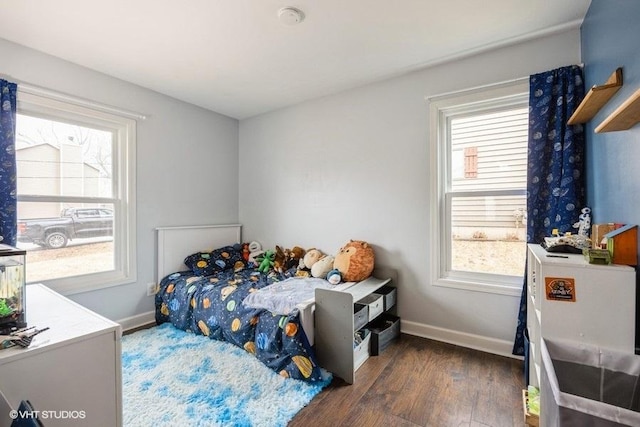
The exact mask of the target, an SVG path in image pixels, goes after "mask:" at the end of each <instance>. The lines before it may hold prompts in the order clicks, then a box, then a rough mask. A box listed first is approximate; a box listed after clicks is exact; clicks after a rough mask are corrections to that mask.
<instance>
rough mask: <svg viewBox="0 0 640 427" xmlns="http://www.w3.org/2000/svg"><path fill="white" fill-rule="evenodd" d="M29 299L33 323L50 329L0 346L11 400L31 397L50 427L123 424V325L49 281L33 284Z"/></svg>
mask: <svg viewBox="0 0 640 427" xmlns="http://www.w3.org/2000/svg"><path fill="white" fill-rule="evenodd" d="M26 298H27V311H26V314H27V323H28V326H35V327H37V328H38V329H42V328H45V327H48V328H49V330H47V331H45V332H42V333H41V334H39V335H36V336H35V337H34V339H33V342H32V343H31V346H29V347H28V348H26V349H20V348H17V347H12V348H8V349H5V350H0V391H1V392H2V393H3V394H4V396H5V397H6V400H7V401H8V403H9V404H10V405H11V407H12V408H14V409H17V408H18V405H19V403H20V401H21V400H23V399H24V400H29V401H30V402H31V403H32V405H33V407H34V409H35V410H37V411H39V412H40V414H39V417H40V420H41V421H42V422H43V424H44V425H45V426H46V427H55V426H65V427H71V426H105V427H110V426H118V427H119V426H121V425H122V402H121V399H122V383H121V351H120V339H121V336H122V329H121V327H120V325H119V324H117V323H115V322H112V321H110V320H108V319H106V318H104V317H102V316H100V315H98V314H96V313H94V312H92V311H90V310H88V309H86V308H84V307H82V306H81V305H79V304H76V303H75V302H73V301H71V300H69V299H67V298H65V297H63V296H61V295H60V294H57V293H56V292H54V291H52V290H50V289H49V288H47V287H45V286H43V285H39V284H34V285H27V294H26ZM43 411H46V413H44V412H43ZM1 415H2V417H4V418H6V414H1ZM0 425H2V423H0Z"/></svg>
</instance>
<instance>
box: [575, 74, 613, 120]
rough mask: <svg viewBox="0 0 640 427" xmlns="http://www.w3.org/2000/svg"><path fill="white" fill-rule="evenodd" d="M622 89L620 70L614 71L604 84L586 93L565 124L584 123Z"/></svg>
mask: <svg viewBox="0 0 640 427" xmlns="http://www.w3.org/2000/svg"><path fill="white" fill-rule="evenodd" d="M621 87H622V68H618V69H616V70H615V71H614V72H613V73H612V74H611V76H609V79H608V80H607V81H606V82H605V84H603V85H600V86H593V87H592V88H591V89H589V92H587V95H586V96H585V97H584V99H583V100H582V102H581V103H580V105H578V108H577V109H576V111H575V112H574V113H573V115H572V116H571V117H570V118H569V121H568V122H567V124H569V125H577V124H580V123H586V122H588V121H589V120H591V119H592V118H593V116H595V115H596V114H597V113H598V111H600V109H601V108H602V106H603V105H604V104H606V103H607V101H609V99H611V97H612V96H613V95H615V93H616V92H617V91H618V90H620V88H621Z"/></svg>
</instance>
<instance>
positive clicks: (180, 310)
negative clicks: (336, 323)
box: [155, 224, 351, 381]
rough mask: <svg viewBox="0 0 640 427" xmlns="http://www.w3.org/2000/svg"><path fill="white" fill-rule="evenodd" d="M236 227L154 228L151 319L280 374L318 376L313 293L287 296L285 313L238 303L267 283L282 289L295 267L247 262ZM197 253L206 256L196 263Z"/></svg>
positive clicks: (311, 378)
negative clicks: (231, 348)
mask: <svg viewBox="0 0 640 427" xmlns="http://www.w3.org/2000/svg"><path fill="white" fill-rule="evenodd" d="M241 229H242V228H241V226H240V225H238V224H232V225H218V226H198V227H163V228H159V229H157V239H158V240H157V248H158V252H157V256H158V271H157V282H158V283H159V289H158V292H157V294H156V299H155V306H156V307H155V308H156V322H157V323H158V324H161V323H166V322H171V323H172V324H173V325H174V326H175V327H176V328H179V329H182V330H187V331H191V332H193V333H196V334H202V335H205V336H208V337H209V338H212V339H219V340H224V341H228V342H231V343H233V344H235V345H237V346H239V347H241V348H244V349H245V350H246V351H247V352H249V353H251V354H254V355H255V356H256V357H257V358H258V359H259V360H260V361H261V362H263V363H264V364H265V365H267V366H268V367H270V368H271V369H273V370H274V371H276V372H278V373H280V374H281V375H282V376H284V377H290V378H296V379H300V380H304V381H319V380H322V379H324V378H326V373H325V372H324V371H323V370H322V369H320V367H319V366H318V363H317V359H316V357H315V354H314V351H313V347H312V345H313V339H314V324H313V317H314V316H313V310H314V298H313V296H312V295H313V292H312V293H311V296H310V297H309V298H307V299H305V300H303V301H295V302H294V303H293V306H292V307H290V308H294V310H292V311H291V312H289V313H286V312H280V313H277V312H276V313H274V312H272V311H270V310H268V309H266V308H260V307H250V306H247V305H245V304H243V301H244V300H245V298H248V297H250V294H253V295H251V297H253V296H255V295H257V294H258V293H259V292H264V291H261V290H262V289H264V288H266V287H267V286H269V285H277V286H271V287H270V288H269V289H274V288H280V287H281V288H284V287H285V286H286V285H287V284H288V283H292V282H295V280H298V279H295V278H294V275H295V270H296V269H295V268H292V269H289V270H285V271H283V272H282V273H276V272H275V271H273V270H270V272H269V273H263V272H260V271H258V270H257V269H256V268H254V267H247V265H246V262H243V254H242V245H240V243H241V234H242V233H241ZM202 254H206V256H207V259H206V261H207V262H201V261H202V258H201V257H202ZM209 257H210V258H209ZM185 261H186V264H187V265H185ZM200 263H201V264H202V265H200ZM205 264H206V266H205ZM199 265H200V267H199ZM287 279H290V280H289V281H287ZM295 283H297V282H295ZM350 285H351V284H350V283H343V284H340V285H338V286H339V287H348V286H350ZM334 288H335V287H334ZM265 291H266V290H265ZM254 293H255V294H254ZM298 298H299V297H298Z"/></svg>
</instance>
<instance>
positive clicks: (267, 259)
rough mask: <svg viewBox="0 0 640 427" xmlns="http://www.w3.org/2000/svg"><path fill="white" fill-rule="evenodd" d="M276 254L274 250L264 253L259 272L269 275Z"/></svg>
mask: <svg viewBox="0 0 640 427" xmlns="http://www.w3.org/2000/svg"><path fill="white" fill-rule="evenodd" d="M275 257H276V254H275V252H273V251H272V250H270V249H269V250H267V251H265V252H264V254H263V257H262V261H260V265H259V266H258V271H260V272H262V273H267V272H268V271H269V269H271V267H273V260H274V259H275Z"/></svg>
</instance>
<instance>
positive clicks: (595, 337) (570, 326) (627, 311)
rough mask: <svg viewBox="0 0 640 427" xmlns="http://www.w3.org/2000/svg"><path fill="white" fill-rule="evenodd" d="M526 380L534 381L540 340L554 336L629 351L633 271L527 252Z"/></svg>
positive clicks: (539, 250)
mask: <svg viewBox="0 0 640 427" xmlns="http://www.w3.org/2000/svg"><path fill="white" fill-rule="evenodd" d="M527 286H528V289H527V291H528V295H527V330H528V332H529V342H530V344H529V346H530V348H529V356H530V359H529V361H530V363H529V383H530V384H531V385H534V386H536V387H539V386H540V368H541V360H540V339H541V338H556V339H559V340H566V341H571V342H572V343H574V344H575V343H577V344H580V343H585V344H590V345H595V346H599V347H603V348H608V349H613V350H618V351H623V352H627V353H630V354H633V353H634V351H635V324H636V272H635V269H634V268H632V267H629V266H622V265H596V264H589V263H588V262H587V261H586V260H585V258H584V256H583V255H580V254H559V253H549V252H547V251H546V250H545V249H544V248H542V247H541V246H540V245H538V244H529V245H528V253H527Z"/></svg>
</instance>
